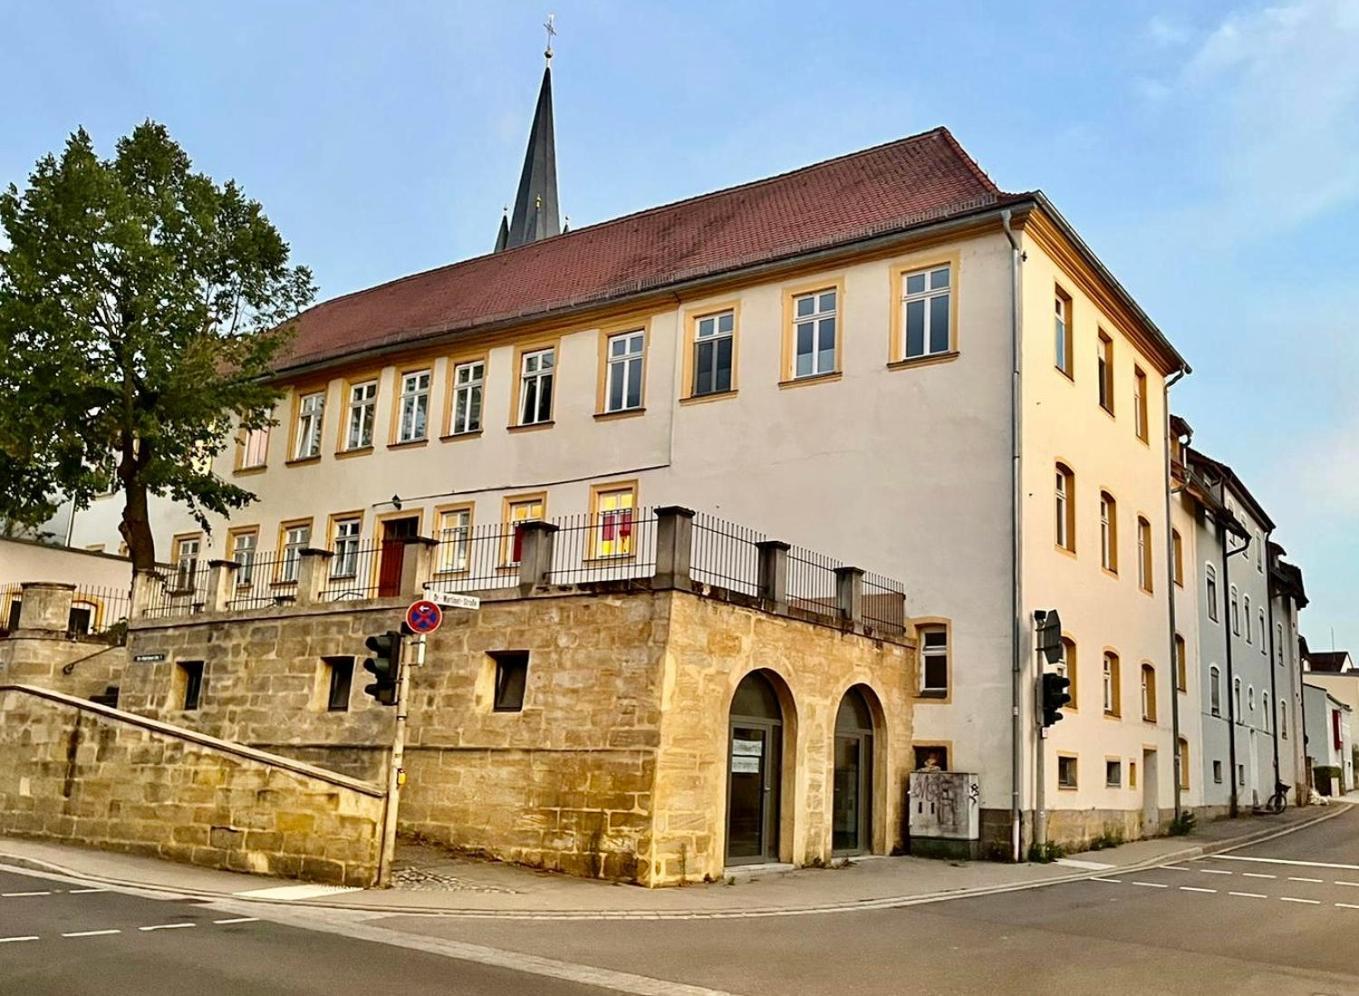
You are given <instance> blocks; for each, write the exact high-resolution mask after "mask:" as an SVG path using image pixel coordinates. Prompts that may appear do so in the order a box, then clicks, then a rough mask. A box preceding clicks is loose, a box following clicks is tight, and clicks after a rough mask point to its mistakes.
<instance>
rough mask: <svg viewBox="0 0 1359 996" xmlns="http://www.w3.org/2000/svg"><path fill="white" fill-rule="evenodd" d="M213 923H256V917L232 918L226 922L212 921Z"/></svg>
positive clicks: (257, 918) (257, 920) (257, 919)
mask: <svg viewBox="0 0 1359 996" xmlns="http://www.w3.org/2000/svg"><path fill="white" fill-rule="evenodd" d="M212 922H213V923H258V922H259V917H257V916H233V917H230V918H229V919H226V920H214V921H212Z"/></svg>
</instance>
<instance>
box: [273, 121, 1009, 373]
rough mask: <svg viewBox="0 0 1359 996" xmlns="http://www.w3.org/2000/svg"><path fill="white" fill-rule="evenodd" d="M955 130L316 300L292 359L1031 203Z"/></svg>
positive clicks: (582, 301) (598, 298) (605, 296)
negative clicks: (1005, 187)
mask: <svg viewBox="0 0 1359 996" xmlns="http://www.w3.org/2000/svg"><path fill="white" fill-rule="evenodd" d="M1025 196H1026V195H1018V194H1006V193H1004V192H1002V191H1001V190H999V189H998V188H997V187H996V185H995V184H994V183H992V182H991V179H990V178H989V177H988V176H987V175H986V174H985V173H984V172H982V170H981V168H980V167H979V166H978V165H977V164H976V162H974V161H973V160H972V158H971V157H970V156H969V155H968V154H967V153H966V152H965V151H964V150H963V149H962V147H961V146H960V145H959V144H958V143H957V141H956V140H955V139H954V138H953V136H952V135H951V134H950V133H949V132H948V130H947V129H945V128H936V129H934V130H933V131H928V132H925V133H924V134H921V135H914V136H911V137H909V138H903V139H900V140H898V141H895V142H889V143H887V144H886V145H880V146H877V147H876V148H872V149H866V150H864V151H862V152H855V153H852V154H851V155H847V156H842V157H840V158H838V159H831V160H828V161H827V162H823V163H817V164H816V165H813V166H808V167H805V168H803V169H799V170H795V171H793V172H791V173H784V174H782V175H780V176H775V177H771V178H769V179H766V180H759V181H756V182H754V183H748V184H745V185H743V186H739V187H732V188H730V189H727V190H721V191H718V192H716V193H711V194H704V195H702V196H699V197H694V198H691V199H689V200H685V201H679V202H677V203H675V204H668V205H665V206H664V207H657V208H651V209H649V210H646V211H642V212H640V213H638V214H632V215H627V216H625V217H622V218H617V219H614V220H612V221H606V222H602V223H600V224H598V225H591V226H589V227H587V228H580V229H576V230H575V231H572V232H569V233H567V234H565V235H558V236H553V237H552V238H548V239H544V240H542V241H540V242H533V243H529V244H528V245H524V246H520V247H518V248H515V249H510V250H508V251H506V252H501V253H497V254H493V255H488V256H479V257H477V258H475V259H469V260H465V261H464V262H461V263H454V264H452V265H450V266H443V267H440V268H438V269H436V270H429V271H426V272H424V273H417V274H414V275H413V276H409V277H404V278H402V279H400V280H395V281H392V282H391V283H386V284H381V285H379V286H377V287H372V288H369V289H368V290H363V291H358V292H356V293H353V294H347V295H345V296H344V297H338V298H335V299H333V300H330V301H326V302H323V303H322V304H318V305H316V306H315V307H313V308H311V309H310V310H308V311H306V312H304V313H303V314H302V315H301V316H300V317H299V318H298V320H297V323H296V324H297V338H296V340H295V341H294V343H293V346H292V348H291V350H290V355H289V357H288V358H287V360H286V361H285V362H284V363H283V364H282V367H283V369H287V368H290V367H297V366H302V365H306V364H313V363H318V362H323V361H326V360H332V359H337V358H339V357H342V356H345V355H346V354H350V353H356V352H360V351H364V350H368V349H373V348H378V347H383V346H393V345H400V344H403V343H415V342H417V341H419V340H422V339H427V338H430V337H433V336H439V335H443V334H446V333H452V332H458V331H463V330H470V329H474V328H477V327H479V326H484V325H489V324H493V323H497V322H504V321H509V320H514V319H518V318H529V317H532V316H535V315H542V314H545V313H547V312H551V311H554V310H558V309H563V308H570V307H578V306H583V305H589V304H594V303H602V302H606V301H609V300H612V299H614V298H618V297H621V296H624V295H628V294H632V293H637V292H640V291H645V290H649V289H654V288H658V287H664V286H666V285H669V284H673V283H676V282H679V281H682V280H687V279H693V278H697V277H704V276H710V275H715V274H720V273H723V272H727V271H731V270H735V269H739V268H742V267H747V266H751V265H755V264H760V263H765V262H771V261H775V260H779V259H786V258H789V257H795V256H798V255H801V254H805V253H808V252H812V251H815V250H818V249H824V248H828V247H831V246H836V245H841V244H845V243H850V242H854V241H857V240H860V239H864V238H870V237H873V236H876V235H882V234H886V233H890V232H894V231H899V230H902V229H906V228H910V227H913V226H916V225H920V224H923V223H926V222H932V221H938V220H942V219H945V218H950V217H953V216H957V215H964V214H967V213H970V212H973V211H977V210H980V209H985V208H988V207H993V206H997V205H999V204H1003V203H1010V202H1013V201H1018V200H1022V199H1024V197H1025Z"/></svg>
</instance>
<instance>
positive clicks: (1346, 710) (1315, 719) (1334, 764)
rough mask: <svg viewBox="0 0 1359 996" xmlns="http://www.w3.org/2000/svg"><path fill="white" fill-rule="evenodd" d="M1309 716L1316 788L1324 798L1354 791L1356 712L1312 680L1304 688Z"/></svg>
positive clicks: (1309, 748) (1309, 753) (1309, 750)
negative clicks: (1353, 725)
mask: <svg viewBox="0 0 1359 996" xmlns="http://www.w3.org/2000/svg"><path fill="white" fill-rule="evenodd" d="M1303 695H1304V698H1305V702H1304V704H1303V707H1304V709H1305V711H1306V713H1307V759H1308V761H1309V762H1310V764H1311V766H1312V777H1313V784H1314V785H1315V787H1316V790H1317V791H1318V792H1320V793H1321V794H1322V795H1331V796H1336V795H1343V794H1344V793H1346V792H1348V791H1350V790H1351V789H1353V788H1354V740H1353V737H1352V735H1351V733H1350V723H1351V721H1352V719H1353V716H1354V710H1353V709H1352V708H1351V707H1350V706H1349V705H1348V704H1347V703H1345V702H1343V701H1341V700H1340V699H1339V698H1337V697H1336V696H1335V695H1333V694H1331V693H1330V692H1329V691H1327V690H1326V689H1325V688H1323V687H1321V686H1320V685H1316V684H1313V683H1312V682H1311V681H1310V680H1309V681H1307V682H1305V683H1304V685H1303Z"/></svg>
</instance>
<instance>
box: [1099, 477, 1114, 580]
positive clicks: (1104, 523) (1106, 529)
mask: <svg viewBox="0 0 1359 996" xmlns="http://www.w3.org/2000/svg"><path fill="white" fill-rule="evenodd" d="M1099 556H1100V563H1101V564H1102V565H1103V567H1104V569H1105V570H1106V571H1112V572H1113V573H1114V574H1117V573H1118V502H1116V501H1115V500H1114V496H1113V495H1111V494H1109V493H1108V492H1107V491H1101V492H1100V496H1099Z"/></svg>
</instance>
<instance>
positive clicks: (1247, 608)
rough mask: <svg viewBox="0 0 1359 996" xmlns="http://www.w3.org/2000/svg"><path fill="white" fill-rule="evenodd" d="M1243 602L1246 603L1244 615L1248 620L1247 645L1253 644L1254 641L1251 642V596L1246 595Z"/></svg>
mask: <svg viewBox="0 0 1359 996" xmlns="http://www.w3.org/2000/svg"><path fill="white" fill-rule="evenodd" d="M1243 602H1244V607H1243V609H1242V613H1243V615H1244V616H1245V618H1246V642H1247V643H1251V642H1252V640H1251V627H1250V596H1249V595H1246V596H1245V598H1244V599H1243Z"/></svg>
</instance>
